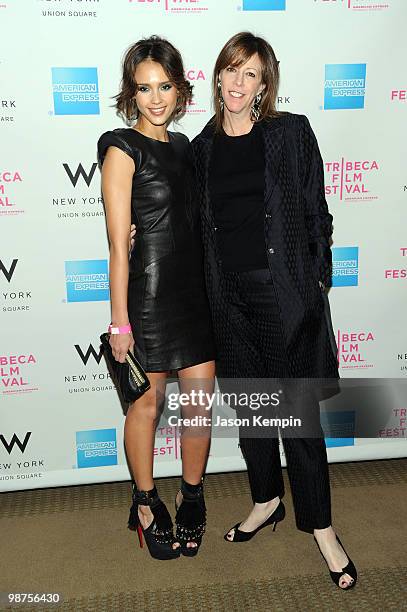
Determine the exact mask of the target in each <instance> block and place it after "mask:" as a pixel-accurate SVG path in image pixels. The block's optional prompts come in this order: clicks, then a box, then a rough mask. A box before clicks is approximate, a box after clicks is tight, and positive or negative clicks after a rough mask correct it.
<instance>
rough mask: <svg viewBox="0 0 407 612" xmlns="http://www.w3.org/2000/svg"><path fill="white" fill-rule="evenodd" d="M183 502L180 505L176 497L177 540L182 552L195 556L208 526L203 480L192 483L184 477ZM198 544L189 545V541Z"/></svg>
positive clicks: (188, 555) (182, 487)
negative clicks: (195, 483)
mask: <svg viewBox="0 0 407 612" xmlns="http://www.w3.org/2000/svg"><path fill="white" fill-rule="evenodd" d="M180 490H181V493H182V502H181V504H180V505H179V506H178V505H177V500H176V498H175V510H176V512H177V514H176V516H175V524H176V526H177V529H176V533H175V540H176V542H179V543H180V544H181V554H183V555H184V556H185V557H195V555H197V554H198V550H199V547H200V545H201V543H202V536H203V534H204V533H205V527H206V506H205V499H204V494H203V486H202V482H201V483H200V484H197V485H190V484H188V483H187V482H185V480H184V479H182V482H181V489H180ZM191 542H193V543H195V544H196V546H187V544H188V543H191Z"/></svg>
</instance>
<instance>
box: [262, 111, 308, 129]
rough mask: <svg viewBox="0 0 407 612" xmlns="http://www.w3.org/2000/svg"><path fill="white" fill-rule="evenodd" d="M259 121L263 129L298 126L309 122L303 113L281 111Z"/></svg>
mask: <svg viewBox="0 0 407 612" xmlns="http://www.w3.org/2000/svg"><path fill="white" fill-rule="evenodd" d="M261 123H262V125H263V127H264V128H265V129H272V128H274V127H277V126H281V127H283V126H284V127H294V128H298V127H299V126H303V125H307V124H309V121H308V118H307V117H306V116H305V115H299V114H297V113H289V112H288V111H284V112H283V111H281V112H279V113H278V114H277V115H276V116H275V117H270V118H267V119H263V121H262V122H261Z"/></svg>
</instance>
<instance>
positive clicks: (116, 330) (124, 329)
mask: <svg viewBox="0 0 407 612" xmlns="http://www.w3.org/2000/svg"><path fill="white" fill-rule="evenodd" d="M107 331H108V333H109V334H114V335H118V334H131V325H130V323H126V324H125V325H115V324H114V323H111V324H110V325H109V327H108V328H107Z"/></svg>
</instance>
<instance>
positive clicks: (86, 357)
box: [75, 344, 103, 365]
mask: <svg viewBox="0 0 407 612" xmlns="http://www.w3.org/2000/svg"><path fill="white" fill-rule="evenodd" d="M75 348H76V350H77V352H78V355H79V357H80V358H81V360H82V362H83V364H84V365H87V363H88V361H89V358H90V356H91V355H92V356H93V358H94V360H95V361H96V362H97V363H98V364H99V363H100V361H101V359H102V355H103V348H100V351H99V353H97V352H96V351H95V349H94V348H93V345H92V344H89V346H88V348H87V350H86V353H84V352H83V351H82V349H81V347H80V346H79V344H75Z"/></svg>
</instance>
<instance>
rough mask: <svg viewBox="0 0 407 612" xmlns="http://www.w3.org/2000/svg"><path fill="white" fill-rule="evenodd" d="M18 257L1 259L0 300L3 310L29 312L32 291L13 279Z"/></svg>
mask: <svg viewBox="0 0 407 612" xmlns="http://www.w3.org/2000/svg"><path fill="white" fill-rule="evenodd" d="M18 261H19V260H18V259H10V260H7V261H6V260H4V259H0V290H1V292H0V301H1V303H2V311H3V312H27V311H28V310H30V301H31V298H32V294H31V291H27V289H24V290H23V289H22V288H21V286H20V285H15V284H14V283H13V282H12V281H13V279H14V274H15V271H16V268H17V264H18Z"/></svg>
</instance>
